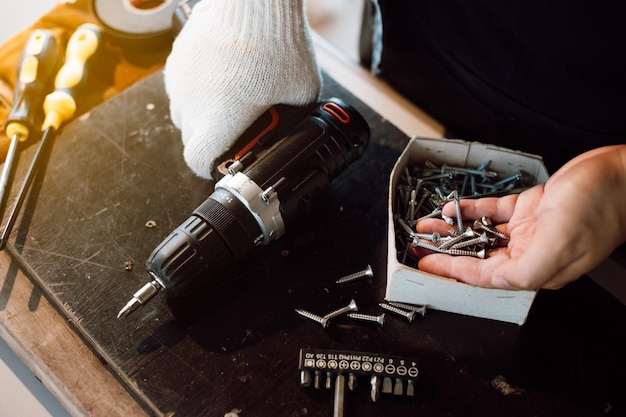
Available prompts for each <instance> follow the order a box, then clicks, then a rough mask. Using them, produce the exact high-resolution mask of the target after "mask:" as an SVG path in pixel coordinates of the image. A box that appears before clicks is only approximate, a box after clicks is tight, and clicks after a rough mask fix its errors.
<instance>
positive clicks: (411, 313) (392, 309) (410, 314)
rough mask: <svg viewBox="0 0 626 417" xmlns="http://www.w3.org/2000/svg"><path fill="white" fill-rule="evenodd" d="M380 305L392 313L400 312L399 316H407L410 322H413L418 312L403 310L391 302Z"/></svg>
mask: <svg viewBox="0 0 626 417" xmlns="http://www.w3.org/2000/svg"><path fill="white" fill-rule="evenodd" d="M378 305H379V306H381V307H382V308H383V309H384V310H387V311H390V312H392V313H395V314H398V315H399V316H403V317H405V318H406V319H407V320H408V321H409V323H413V320H415V314H416V312H415V311H413V310H403V309H401V308H398V307H396V306H392V305H391V304H385V303H379V304H378Z"/></svg>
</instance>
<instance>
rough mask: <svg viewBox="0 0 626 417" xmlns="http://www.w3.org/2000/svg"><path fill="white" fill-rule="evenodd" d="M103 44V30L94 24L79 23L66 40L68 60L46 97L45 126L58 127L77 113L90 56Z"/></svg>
mask: <svg viewBox="0 0 626 417" xmlns="http://www.w3.org/2000/svg"><path fill="white" fill-rule="evenodd" d="M100 44H101V31H100V28H99V27H98V26H96V25H94V24H91V23H85V24H83V25H80V26H79V27H78V28H77V29H76V31H75V32H74V33H73V34H72V36H71V37H70V40H69V41H68V43H67V48H66V52H65V63H64V64H63V66H62V67H61V69H60V70H59V72H58V74H57V76H56V78H55V81H54V87H55V90H54V91H53V92H52V93H50V94H48V95H47V96H46V98H45V100H44V104H43V107H44V113H45V114H46V118H45V120H44V122H43V126H42V130H47V129H48V128H53V129H54V130H57V129H59V127H60V126H61V124H62V123H63V122H66V121H68V120H70V119H71V118H72V117H74V113H76V97H77V96H78V94H79V93H80V90H81V88H82V87H83V85H84V83H85V79H86V78H87V72H88V71H87V70H88V66H89V63H90V60H91V58H92V57H93V56H94V55H95V54H96V53H97V52H98V50H99V49H100Z"/></svg>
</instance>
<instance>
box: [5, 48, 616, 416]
mask: <svg viewBox="0 0 626 417" xmlns="http://www.w3.org/2000/svg"><path fill="white" fill-rule="evenodd" d="M319 42H320V41H319V40H318V46H319ZM318 55H319V58H320V62H322V67H323V68H324V70H325V72H324V77H325V82H324V91H323V96H324V97H331V96H337V97H339V98H341V99H343V100H344V101H346V102H347V103H349V104H351V105H353V106H354V107H356V108H357V110H359V111H360V112H361V113H362V114H363V115H364V117H365V118H366V120H367V121H368V123H369V125H370V128H371V138H372V139H371V143H370V145H369V149H368V150H367V151H366V152H365V154H364V156H363V158H362V159H361V160H360V161H358V162H356V163H354V164H353V165H351V166H350V167H349V168H348V170H347V171H346V172H344V173H343V174H342V175H341V176H340V177H339V178H337V179H336V180H335V181H334V182H333V183H332V186H331V188H330V190H329V193H328V195H327V196H326V198H325V199H324V201H323V203H322V204H320V205H319V206H318V207H317V208H316V209H315V211H314V212H313V213H312V215H311V216H310V217H309V218H307V219H306V221H303V222H302V223H301V224H298V225H296V226H294V228H292V229H291V230H289V231H288V233H287V234H286V235H285V236H284V237H282V238H281V239H279V240H277V241H276V242H273V243H272V244H270V245H268V246H266V247H260V248H258V250H257V251H255V252H254V253H253V254H252V255H251V256H250V257H248V258H246V259H245V261H244V262H242V263H241V264H239V265H237V266H236V267H234V268H233V270H232V271H230V272H229V273H230V274H232V275H233V277H236V278H237V282H236V285H233V286H227V287H225V288H223V289H222V290H220V291H219V292H216V293H212V294H204V295H203V296H202V297H198V299H194V300H185V302H184V303H180V302H175V301H171V300H169V301H168V300H167V298H166V297H163V296H161V297H157V298H155V299H154V300H153V301H152V302H151V303H149V304H148V305H146V306H145V307H143V308H142V309H140V310H138V311H137V312H136V313H135V314H133V315H131V316H129V317H128V318H126V319H124V320H118V319H116V314H117V312H118V311H119V309H120V308H121V307H122V306H123V305H124V304H125V303H126V301H127V300H128V298H129V297H130V296H131V295H132V293H134V292H135V291H136V290H137V289H138V288H139V287H141V286H142V285H143V284H144V283H145V282H147V281H148V279H149V277H148V274H147V273H146V271H145V268H144V266H143V265H144V263H145V260H146V258H147V256H148V255H149V253H150V252H151V251H152V249H154V247H155V246H156V245H157V244H158V243H159V242H160V241H161V240H162V239H163V238H164V237H165V236H166V235H167V234H168V233H169V232H170V231H171V230H172V229H173V228H175V227H176V226H178V224H179V223H180V222H182V221H183V220H185V219H186V218H187V216H188V215H189V214H190V213H191V212H192V211H193V209H195V208H196V207H197V206H198V205H199V204H200V203H201V202H202V201H204V199H205V198H206V197H207V196H208V195H209V194H210V193H211V191H212V186H213V183H212V182H211V181H206V180H202V179H200V178H198V177H196V176H195V175H193V174H192V173H191V172H190V171H189V169H188V168H187V167H186V165H185V164H184V161H183V159H182V144H181V143H180V138H179V132H178V131H177V130H176V129H175V128H174V127H173V126H172V124H171V121H170V119H169V111H168V103H167V98H166V96H165V93H164V91H163V82H162V74H161V73H155V74H154V75H152V76H150V77H148V78H146V79H144V80H142V81H140V82H139V83H137V84H136V85H134V86H133V87H131V88H129V89H128V90H127V91H125V92H123V93H121V94H120V95H118V96H117V97H115V98H113V99H111V100H108V101H106V102H104V103H103V104H101V105H100V106H98V107H96V108H94V109H93V110H92V111H91V112H89V113H88V114H85V115H83V116H82V117H81V118H79V119H77V120H75V121H73V122H72V123H70V124H68V125H67V126H66V127H65V128H64V129H63V130H62V132H61V133H60V135H59V136H58V137H57V138H56V142H55V145H54V148H53V150H52V151H51V153H50V155H49V157H48V163H47V166H46V167H45V169H42V172H41V175H40V176H39V177H38V179H37V181H36V182H35V185H34V187H33V189H32V191H31V193H30V197H29V199H28V201H27V203H26V210H24V214H23V215H22V217H21V218H20V219H19V221H18V223H17V225H16V231H15V233H14V237H13V239H12V241H11V242H10V243H9V246H8V247H7V250H6V251H4V252H2V253H0V283H1V290H0V336H1V337H2V338H3V339H5V340H7V343H9V345H10V346H11V347H12V348H13V349H14V350H15V351H16V352H17V353H18V354H19V356H20V357H21V358H22V359H23V360H24V361H25V362H26V363H27V364H28V365H29V366H30V367H31V369H33V371H34V372H35V374H36V375H37V376H38V377H39V378H40V379H41V380H42V382H43V383H44V384H45V385H46V386H47V387H48V388H49V389H50V390H51V391H52V392H53V393H54V394H55V395H56V396H57V397H58V398H59V399H60V401H61V402H62V404H63V405H64V406H65V407H66V408H67V409H68V410H69V411H70V413H72V414H73V415H76V416H79V415H89V416H113V415H127V416H139V415H149V416H173V415H175V416H176V417H182V416H185V417H186V416H219V417H221V416H224V415H226V414H228V413H232V414H229V416H232V415H239V416H242V417H243V416H272V417H273V416H294V417H295V416H307V417H310V416H330V415H332V409H333V391H332V390H326V389H325V388H323V389H314V388H304V387H301V386H300V383H299V372H298V370H297V366H298V354H299V350H300V348H320V349H341V350H347V351H366V352H377V353H382V354H390V355H399V356H403V357H411V358H416V359H417V360H418V363H419V370H420V375H419V377H418V378H417V380H416V386H415V388H416V393H415V396H413V397H407V396H395V395H385V394H383V395H382V396H381V397H380V399H379V400H378V401H377V402H375V403H374V402H372V401H371V400H370V398H369V395H370V389H369V381H368V380H360V381H359V386H358V387H357V388H356V390H355V391H354V392H347V394H346V404H345V408H346V415H347V416H387V415H423V416H461V415H462V416H474V415H475V416H478V415H480V416H502V415H507V416H511V417H513V416H551V417H554V416H568V417H569V416H624V415H626V403H625V402H624V392H626V378H625V377H624V375H626V359H625V356H624V352H626V342H625V341H624V330H625V329H626V314H625V312H626V310H625V307H624V305H623V304H622V303H621V302H620V301H618V300H617V299H616V298H615V297H613V296H612V295H611V294H609V293H608V292H607V291H605V290H604V289H603V288H602V287H600V286H598V285H597V284H596V283H595V282H594V281H593V280H591V279H589V278H586V277H584V278H582V279H580V280H579V281H577V282H575V283H573V284H570V285H568V286H566V287H565V288H563V289H561V290H558V291H540V292H539V294H538V296H537V298H536V300H535V303H534V305H533V307H532V309H531V311H530V314H529V317H528V320H527V322H526V324H524V325H523V326H517V325H514V324H510V323H503V322H498V321H494V320H485V319H478V318H473V317H466V316H460V315H456V314H450V313H445V312H440V311H434V310H433V311H428V312H427V313H426V316H425V317H424V318H423V319H419V320H416V321H415V322H413V323H409V322H407V321H406V320H403V319H402V318H399V317H393V316H392V315H388V316H387V319H386V322H385V324H384V326H383V327H380V326H377V325H368V324H363V323H357V322H354V321H350V320H347V319H343V318H339V319H337V320H336V321H335V322H334V323H333V325H331V326H330V327H329V328H327V329H323V328H322V327H321V326H319V325H317V324H316V323H314V322H311V321H308V320H306V319H304V318H302V317H300V316H298V315H297V314H295V312H294V310H295V309H296V308H304V309H307V310H310V311H312V312H315V313H319V314H325V313H327V312H329V311H331V310H334V309H336V308H339V307H342V306H344V305H346V304H348V302H349V301H350V300H351V299H354V300H355V301H356V302H357V303H358V306H359V310H360V311H362V312H364V313H372V314H379V313H380V312H381V311H380V308H379V306H378V303H379V302H381V301H383V298H384V292H385V278H386V277H385V270H386V245H387V236H386V235H387V221H388V219H387V188H388V178H389V173H390V171H391V168H392V166H393V164H394V162H395V161H396V159H397V157H398V155H399V154H400V152H401V151H402V149H403V148H404V146H405V145H406V142H407V141H408V138H409V137H408V135H409V134H412V133H415V134H420V135H424V136H433V135H441V134H442V129H441V127H440V126H438V125H437V123H436V122H435V121H432V120H430V119H429V118H428V117H427V116H426V115H424V114H422V113H420V112H419V110H417V109H414V108H413V107H412V106H411V105H410V104H408V103H406V102H404V101H403V100H402V98H401V97H398V96H397V95H395V93H393V91H391V90H389V89H388V88H386V87H385V86H384V85H383V84H381V83H380V81H379V80H375V79H373V78H372V77H371V76H369V75H368V74H367V73H365V72H364V71H363V70H362V69H360V68H357V67H353V66H350V65H348V64H345V63H341V62H337V61H336V59H335V58H333V54H332V53H331V52H328V51H327V50H326V49H324V48H323V47H322V48H321V50H320V51H319V53H318ZM409 132H411V133H409ZM31 155H32V150H26V151H25V152H24V155H23V160H20V164H19V167H18V173H17V178H20V177H21V175H23V172H24V170H25V167H26V165H27V162H28V161H29V157H30V156H31ZM148 222H154V224H156V227H147V226H146V225H147V224H148ZM368 264H369V265H371V266H372V268H373V271H374V277H373V278H371V279H367V280H361V281H357V282H355V283H352V284H350V285H345V286H337V285H336V284H335V283H334V282H335V280H336V279H337V278H338V277H340V276H343V275H346V274H350V273H353V272H355V271H358V270H361V269H363V268H364V267H365V266H366V265H368ZM129 265H132V266H133V267H132V268H130V267H129Z"/></svg>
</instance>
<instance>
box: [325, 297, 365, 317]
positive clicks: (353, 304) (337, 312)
mask: <svg viewBox="0 0 626 417" xmlns="http://www.w3.org/2000/svg"><path fill="white" fill-rule="evenodd" d="M358 309H359V308H358V307H357V306H356V301H354V300H350V304H348V305H347V306H345V307H342V308H340V309H338V310H335V311H332V312H330V313H328V314H326V315H325V316H324V317H323V318H324V319H326V320H330V319H332V318H334V317H337V316H341V315H342V314H345V313H347V312H349V311H357V310H358Z"/></svg>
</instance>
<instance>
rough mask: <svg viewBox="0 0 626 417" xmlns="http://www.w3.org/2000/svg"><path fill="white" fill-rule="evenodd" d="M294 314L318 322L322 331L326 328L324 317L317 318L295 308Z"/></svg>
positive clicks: (315, 315) (326, 320) (326, 323)
mask: <svg viewBox="0 0 626 417" xmlns="http://www.w3.org/2000/svg"><path fill="white" fill-rule="evenodd" d="M296 313H298V314H300V315H301V316H302V317H306V318H307V319H310V320H313V321H315V322H318V323H319V324H321V325H322V327H323V328H324V329H325V328H326V327H328V319H327V318H326V317H322V316H318V315H317V314H313V313H311V312H310V311H307V310H302V309H300V308H296Z"/></svg>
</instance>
